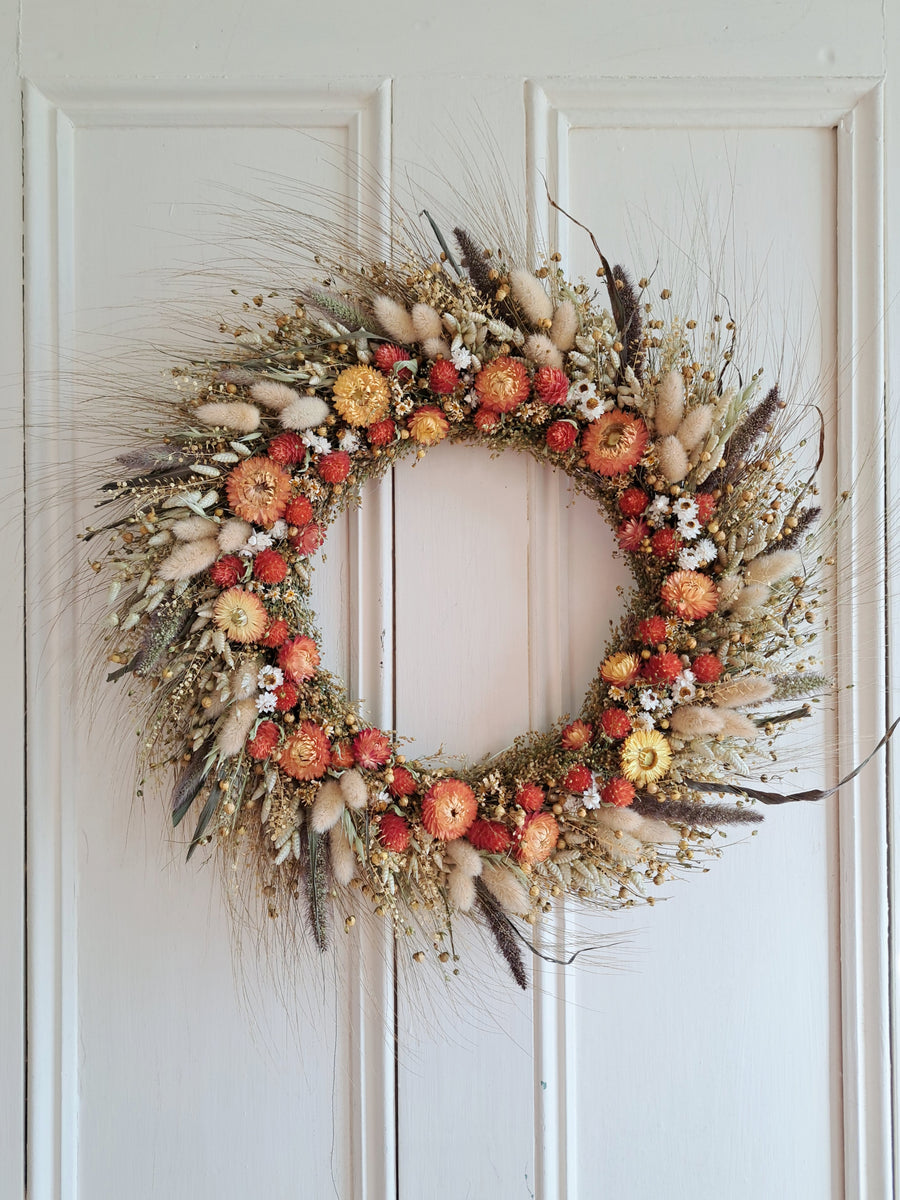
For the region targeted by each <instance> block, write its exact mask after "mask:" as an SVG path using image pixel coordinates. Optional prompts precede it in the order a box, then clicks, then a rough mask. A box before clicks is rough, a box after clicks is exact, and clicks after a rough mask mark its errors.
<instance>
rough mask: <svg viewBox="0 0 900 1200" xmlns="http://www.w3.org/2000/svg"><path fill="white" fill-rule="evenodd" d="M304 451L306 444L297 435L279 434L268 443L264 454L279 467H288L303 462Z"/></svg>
mask: <svg viewBox="0 0 900 1200" xmlns="http://www.w3.org/2000/svg"><path fill="white" fill-rule="evenodd" d="M306 450H307V447H306V442H304V440H303V439H302V438H301V437H300V435H299V434H298V433H279V434H278V436H277V437H273V438H272V440H271V442H269V449H268V450H267V451H266V453H267V454H268V456H269V458H271V459H272V460H273V461H274V462H277V463H278V465H279V466H280V467H290V466H292V465H293V464H294V463H301V462H303V460H304V458H306Z"/></svg>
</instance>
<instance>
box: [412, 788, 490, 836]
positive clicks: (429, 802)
mask: <svg viewBox="0 0 900 1200" xmlns="http://www.w3.org/2000/svg"><path fill="white" fill-rule="evenodd" d="M477 809H478V806H477V804H476V802H475V793H474V792H473V791H472V789H471V788H470V787H469V785H468V784H467V783H463V781H462V780H461V779H439V780H438V781H437V783H433V784H432V785H431V787H430V788H429V789H428V791H427V792H426V793H425V799H424V800H423V801H422V824H423V825H424V826H425V828H426V829H427V830H428V832H429V833H430V834H431V836H432V837H436V838H440V840H441V841H442V842H452V841H454V840H455V839H456V838H460V837H462V836H463V834H464V833H465V832H466V830H467V829H468V828H469V826H470V825H471V824H472V822H473V821H474V820H475V813H476V811H477Z"/></svg>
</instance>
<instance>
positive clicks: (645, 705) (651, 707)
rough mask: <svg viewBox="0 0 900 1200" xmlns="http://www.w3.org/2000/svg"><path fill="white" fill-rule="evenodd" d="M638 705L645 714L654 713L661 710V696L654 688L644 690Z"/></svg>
mask: <svg viewBox="0 0 900 1200" xmlns="http://www.w3.org/2000/svg"><path fill="white" fill-rule="evenodd" d="M638 703H639V704H640V706H641V708H642V709H643V710H644V712H654V711H655V710H656V709H657V708H659V696H657V694H656V692H654V691H653V690H652V688H644V689H643V690H642V692H641V694H640V697H639V698H638Z"/></svg>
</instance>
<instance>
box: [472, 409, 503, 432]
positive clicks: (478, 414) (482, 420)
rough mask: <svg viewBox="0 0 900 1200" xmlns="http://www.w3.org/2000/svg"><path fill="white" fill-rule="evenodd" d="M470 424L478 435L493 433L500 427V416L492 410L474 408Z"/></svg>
mask: <svg viewBox="0 0 900 1200" xmlns="http://www.w3.org/2000/svg"><path fill="white" fill-rule="evenodd" d="M472 423H473V424H474V426H475V428H476V429H477V430H478V431H479V433H493V432H494V430H495V429H497V428H498V427H499V425H500V414H499V413H497V412H494V410H493V409H492V408H483V407H482V408H476V410H475V416H474V417H473V418H472Z"/></svg>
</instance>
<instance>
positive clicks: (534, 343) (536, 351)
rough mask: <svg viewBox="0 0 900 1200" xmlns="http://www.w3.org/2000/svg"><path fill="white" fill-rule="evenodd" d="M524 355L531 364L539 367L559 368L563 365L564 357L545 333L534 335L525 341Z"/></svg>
mask: <svg viewBox="0 0 900 1200" xmlns="http://www.w3.org/2000/svg"><path fill="white" fill-rule="evenodd" d="M522 353H523V354H524V355H525V357H526V358H527V359H529V361H530V362H533V363H535V364H536V365H537V366H539V367H558V368H559V369H560V370H561V369H562V365H563V356H562V354H561V353H560V351H559V350H557V348H556V346H554V345H553V343H552V342H551V341H550V339H549V338H548V337H547V335H546V334H545V333H532V334H531V335H530V336H529V337H527V338H526V339H525V345H524V346H523V347H522Z"/></svg>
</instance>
